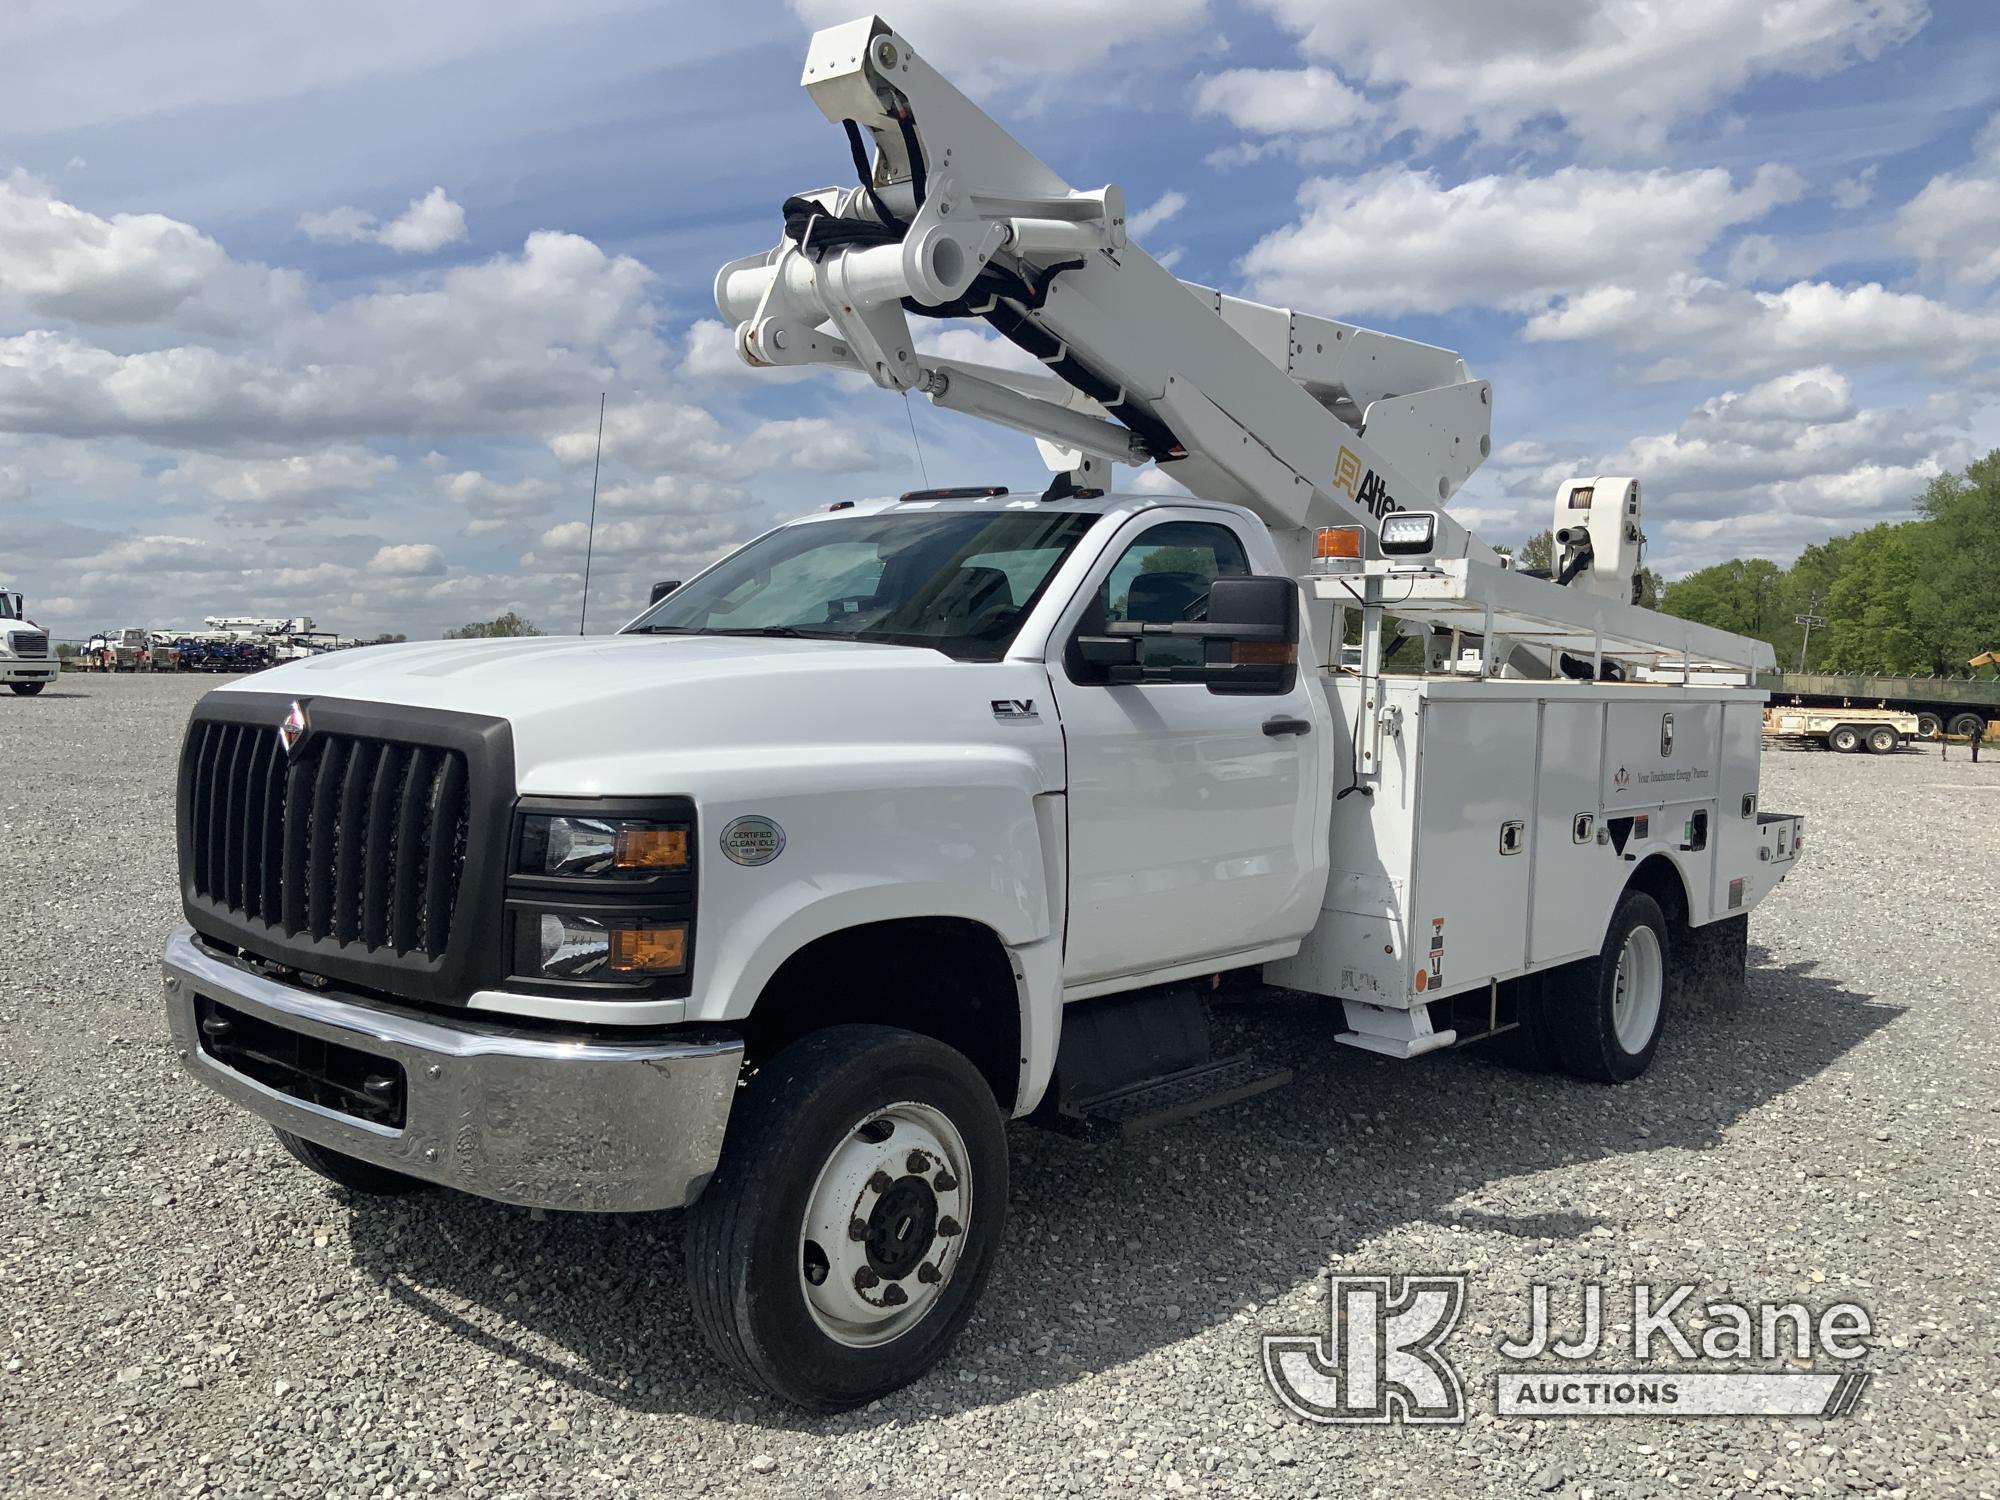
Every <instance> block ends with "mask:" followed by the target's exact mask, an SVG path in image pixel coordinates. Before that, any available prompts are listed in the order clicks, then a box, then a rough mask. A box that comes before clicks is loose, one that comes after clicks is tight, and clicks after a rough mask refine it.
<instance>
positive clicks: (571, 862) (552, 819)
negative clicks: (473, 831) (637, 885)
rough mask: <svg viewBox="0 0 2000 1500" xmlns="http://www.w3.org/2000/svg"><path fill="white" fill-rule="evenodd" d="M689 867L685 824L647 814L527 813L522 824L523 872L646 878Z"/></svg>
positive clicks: (604, 877) (609, 878)
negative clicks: (637, 816)
mask: <svg viewBox="0 0 2000 1500" xmlns="http://www.w3.org/2000/svg"><path fill="white" fill-rule="evenodd" d="M687 868H688V829H687V826H686V825H685V824H681V823H661V822H656V821H654V820H652V819H649V818H593V817H579V816H558V815H553V814H531V815H530V816H529V817H528V818H527V819H525V821H524V824H523V827H522V830H521V869H520V873H521V874H523V875H571V876H575V875H586V876H597V877H601V878H603V879H608V880H647V879H650V878H652V877H653V876H655V875H660V874H664V873H667V872H669V871H673V870H685V869H687Z"/></svg>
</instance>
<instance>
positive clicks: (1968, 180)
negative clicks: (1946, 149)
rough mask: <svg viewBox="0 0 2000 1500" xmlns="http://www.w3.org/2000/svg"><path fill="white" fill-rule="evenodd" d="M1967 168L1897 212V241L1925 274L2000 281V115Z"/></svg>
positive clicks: (1934, 182)
mask: <svg viewBox="0 0 2000 1500" xmlns="http://www.w3.org/2000/svg"><path fill="white" fill-rule="evenodd" d="M1974 152H1975V157H1974V161H1973V163H1972V165H1971V166H1970V167H1969V168H1967V169H1966V170H1965V171H1962V172H1941V173H1939V174H1938V175H1937V176H1935V177H1933V178H1932V179H1931V180H1930V181H1929V182H1927V183H1925V184H1924V186H1923V190H1922V191H1921V192H1919V193H1918V194H1917V195H1916V197H1914V198H1912V199H1911V200H1910V201H1909V202H1908V203H1905V204H1904V205H1903V206H1902V207H1901V208H1900V209H1898V210H1897V211H1896V226H1895V239H1896V243H1897V244H1899V245H1901V246H1902V247H1903V248H1904V249H1905V250H1908V251H1909V252H1910V253H1911V254H1912V255H1914V256H1916V257H1917V259H1918V260H1919V261H1920V262H1921V263H1922V265H1923V267H1924V269H1925V270H1926V271H1933V272H1938V273H1941V274H1943V275H1945V276H1948V277H1949V278H1950V279H1952V280H1953V281H1957V282H1962V283H1966V284H1969V285H1974V286H1980V285H1984V284H1985V283H1987V282H1990V281H2000V114H1996V115H1995V116H1994V117H1993V118H1992V119H1991V120H1990V121H1988V122H1987V125H1986V128H1985V130H1983V131H1982V132H1981V133H1980V136H1979V139H1978V141H1977V142H1976V143H1975V145H1974Z"/></svg>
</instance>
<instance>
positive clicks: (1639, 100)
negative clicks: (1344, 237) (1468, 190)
mask: <svg viewBox="0 0 2000 1500" xmlns="http://www.w3.org/2000/svg"><path fill="white" fill-rule="evenodd" d="M1258 3H1259V5H1260V6H1261V7H1262V8H1263V9H1265V10H1267V11H1269V12H1270V13H1271V14H1272V16H1273V17H1275V18H1276V19H1277V21H1278V22H1279V24H1280V25H1282V26H1283V27H1285V29H1286V30H1288V31H1290V32H1292V33H1294V34H1295V35H1296V36H1297V37H1298V40H1299V49H1300V51H1301V52H1302V53H1303V54H1304V55H1305V57H1306V58H1307V59H1309V60H1315V61H1319V62H1325V63H1330V64H1333V65H1336V66H1338V67H1340V68H1341V69H1342V71H1344V72H1345V73H1346V74H1347V76H1348V78H1349V79H1350V80H1352V81H1355V82H1358V83H1361V84H1364V85H1366V86H1367V87H1368V88H1369V89H1371V90H1374V91H1379V92H1381V93H1383V94H1386V95H1387V96H1388V106H1389V108H1390V110H1391V111H1392V112H1393V115H1394V117H1395V120H1396V122H1397V123H1398V124H1399V125H1401V126H1404V127H1408V128H1410V129H1414V130H1416V131H1418V132H1419V133H1421V134H1423V135H1425V136H1429V137H1433V138H1450V137H1454V136H1458V135H1461V134H1464V133H1467V132H1473V133H1476V134H1477V135H1478V136H1479V137H1480V138H1481V139H1483V140H1487V141H1496V142H1498V141H1507V140H1511V139H1514V138H1515V137H1517V136H1520V135H1522V134H1524V133H1525V132H1526V131H1527V130H1528V129H1529V127H1531V126H1532V125H1533V123H1534V122H1536V121H1538V120H1542V119H1545V118H1547V117H1550V116H1553V117H1555V118H1557V119H1559V120H1561V121H1562V122H1563V124H1564V125H1565V126H1567V127H1568V128H1569V129H1570V130H1572V131H1574V132H1575V133H1576V134H1577V135H1578V136H1579V137H1581V138H1582V140H1583V142H1584V144H1585V145H1586V147H1588V148H1590V149H1591V150H1593V151H1596V152H1599V153H1602V152H1614V151H1627V150H1639V151H1649V152H1650V151H1656V150H1657V149H1659V147H1660V146H1661V145H1662V144H1663V143H1664V142H1665V139H1666V137H1667V135H1668V134H1669V132H1671V131H1672V129H1673V128H1674V127H1675V126H1676V125H1679V124H1681V123H1682V122H1684V121H1686V120H1688V119H1691V118H1693V117H1694V116H1696V115H1698V114H1700V113H1701V112H1702V111H1704V110H1706V109H1708V108H1709V107H1711V106H1712V105H1714V104H1716V103H1718V102H1719V101H1721V100H1723V99H1725V98H1728V97H1729V96H1730V95H1731V94H1733V93H1734V92H1735V91H1736V90H1737V89H1739V88H1741V87H1742V86H1743V84H1745V83H1746V82H1748V81H1749V80H1750V79H1752V78H1754V77H1758V76H1760V75H1766V74H1790V75H1796V76H1804V77H1811V78H1817V77H1824V76H1825V75H1827V74H1829V73H1832V72H1835V71H1837V70H1839V69H1841V68H1844V67H1847V66H1850V65H1852V64H1853V63H1855V62H1857V61H1862V60H1866V59H1870V58H1874V57H1878V56H1880V55H1882V54H1883V53H1884V52H1886V51H1888V50H1890V49H1892V48H1894V47H1897V46H1900V45H1901V44H1902V43H1903V42H1905V41H1907V40H1908V39H1909V38H1910V37H1911V36H1913V35H1914V34H1915V33H1916V31H1917V30H1918V28H1919V27H1921V26H1922V24H1923V23H1924V21H1925V20H1926V19H1927V18H1928V14H1929V7H1928V5H1927V3H1926V0H1789V3H1786V4H1782V5H1762V4H1745V3H1744V0H1679V3H1676V4H1659V3H1656V0H1487V3H1484V4H1480V5H1466V4H1464V3H1463V0H1403V3H1402V4H1399V5H1383V4H1381V3H1379V0H1258Z"/></svg>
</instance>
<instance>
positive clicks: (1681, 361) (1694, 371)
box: [1524, 276, 2000, 380]
mask: <svg viewBox="0 0 2000 1500" xmlns="http://www.w3.org/2000/svg"><path fill="white" fill-rule="evenodd" d="M1524 331H1525V334H1526V336H1527V338H1528V339H1529V341H1530V342H1535V341H1542V342H1563V341H1574V340H1579V339H1591V340H1597V341H1600V342H1603V343H1606V344H1609V345H1611V346H1612V347H1613V348H1616V349H1620V350H1623V351H1625V352H1627V353H1631V354H1634V355H1638V356H1641V357H1644V358H1647V359H1649V360H1650V363H1647V364H1645V365H1643V366H1642V367H1641V368H1640V369H1639V371H1638V374H1639V376H1640V378H1642V379H1648V380H1684V379H1689V378H1698V377H1703V376H1706V377H1709V378H1713V377H1716V376H1721V377H1723V378H1726V379H1740V378H1743V377H1746V376H1755V375H1759V374H1765V373H1769V372H1771V371H1774V370H1781V369H1784V368H1785V367H1786V366H1788V365H1797V364H1799V363H1801V362H1806V361H1811V362H1820V361H1835V360H1837V361H1839V362H1841V363H1843V364H1864V363H1886V362H1903V361H1908V362H1911V363H1915V364H1919V365H1923V366H1926V367H1929V368H1932V369H1937V370H1943V371H1961V370H1963V369H1965V368H1966V366H1968V365H1969V364H1971V363H1972V362H1973V361H1974V360H1975V359H1977V358H1979V357H1980V356H1982V355H1984V354H1986V353H1988V352H1989V351H1990V350H1991V349H1992V348H1993V347H1994V344H1995V342H1996V341H2000V314H1996V313H1980V312H1968V311H1965V310H1962V309H1959V308H1955V307H1949V306H1947V305H1945V304H1944V303H1942V302H1936V301H1933V300H1932V299H1930V298H1928V297H1924V296H1920V295H1918V294H1916V293H1913V292H1892V291H1889V290H1887V289H1886V288H1884V287H1883V286H1882V285H1881V284H1880V283H1878V282H1868V283H1866V284H1864V285H1861V286H1848V287H1841V286H1834V285H1832V284H1831V283H1828V282H1824V281H1800V282H1794V283H1793V284H1792V285H1791V286H1788V287H1785V288H1784V289H1783V290H1781V291H1772V292H1752V291H1745V290H1743V289H1742V288H1740V287H1734V286H1730V285H1728V284H1726V283H1724V282H1720V281H1715V280H1711V279H1709V278H1706V277H1701V276H1673V277H1670V278H1668V279H1667V280H1666V281H1665V282H1664V283H1661V284H1656V285H1654V286H1651V287H1647V288H1643V289H1641V288H1635V287H1632V286H1603V287H1596V288H1593V289H1592V290H1590V291H1588V292H1584V293H1581V294H1579V295H1577V296H1574V297H1570V298H1568V299H1566V300H1563V301H1561V302H1559V303H1557V305H1555V306H1554V307H1551V308H1550V309H1548V310H1547V311H1545V312H1541V313H1537V314H1536V315H1535V316H1533V317H1531V318H1529V319H1528V322H1527V324H1526V327H1525V330H1524Z"/></svg>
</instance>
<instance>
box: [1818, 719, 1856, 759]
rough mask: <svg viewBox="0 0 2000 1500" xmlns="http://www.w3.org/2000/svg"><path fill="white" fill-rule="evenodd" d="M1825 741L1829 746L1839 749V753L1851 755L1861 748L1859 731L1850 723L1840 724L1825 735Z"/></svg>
mask: <svg viewBox="0 0 2000 1500" xmlns="http://www.w3.org/2000/svg"><path fill="white" fill-rule="evenodd" d="M1826 742H1827V744H1828V746H1829V747H1831V748H1832V749H1835V750H1838V751H1840V752H1841V754H1843V755H1851V754H1853V753H1854V752H1855V751H1856V750H1859V749H1860V748H1861V731H1860V730H1858V729H1856V728H1855V727H1854V726H1853V725H1852V724H1841V725H1839V726H1837V727H1836V728H1835V729H1834V731H1833V733H1832V734H1829V735H1828V736H1827V737H1826Z"/></svg>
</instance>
